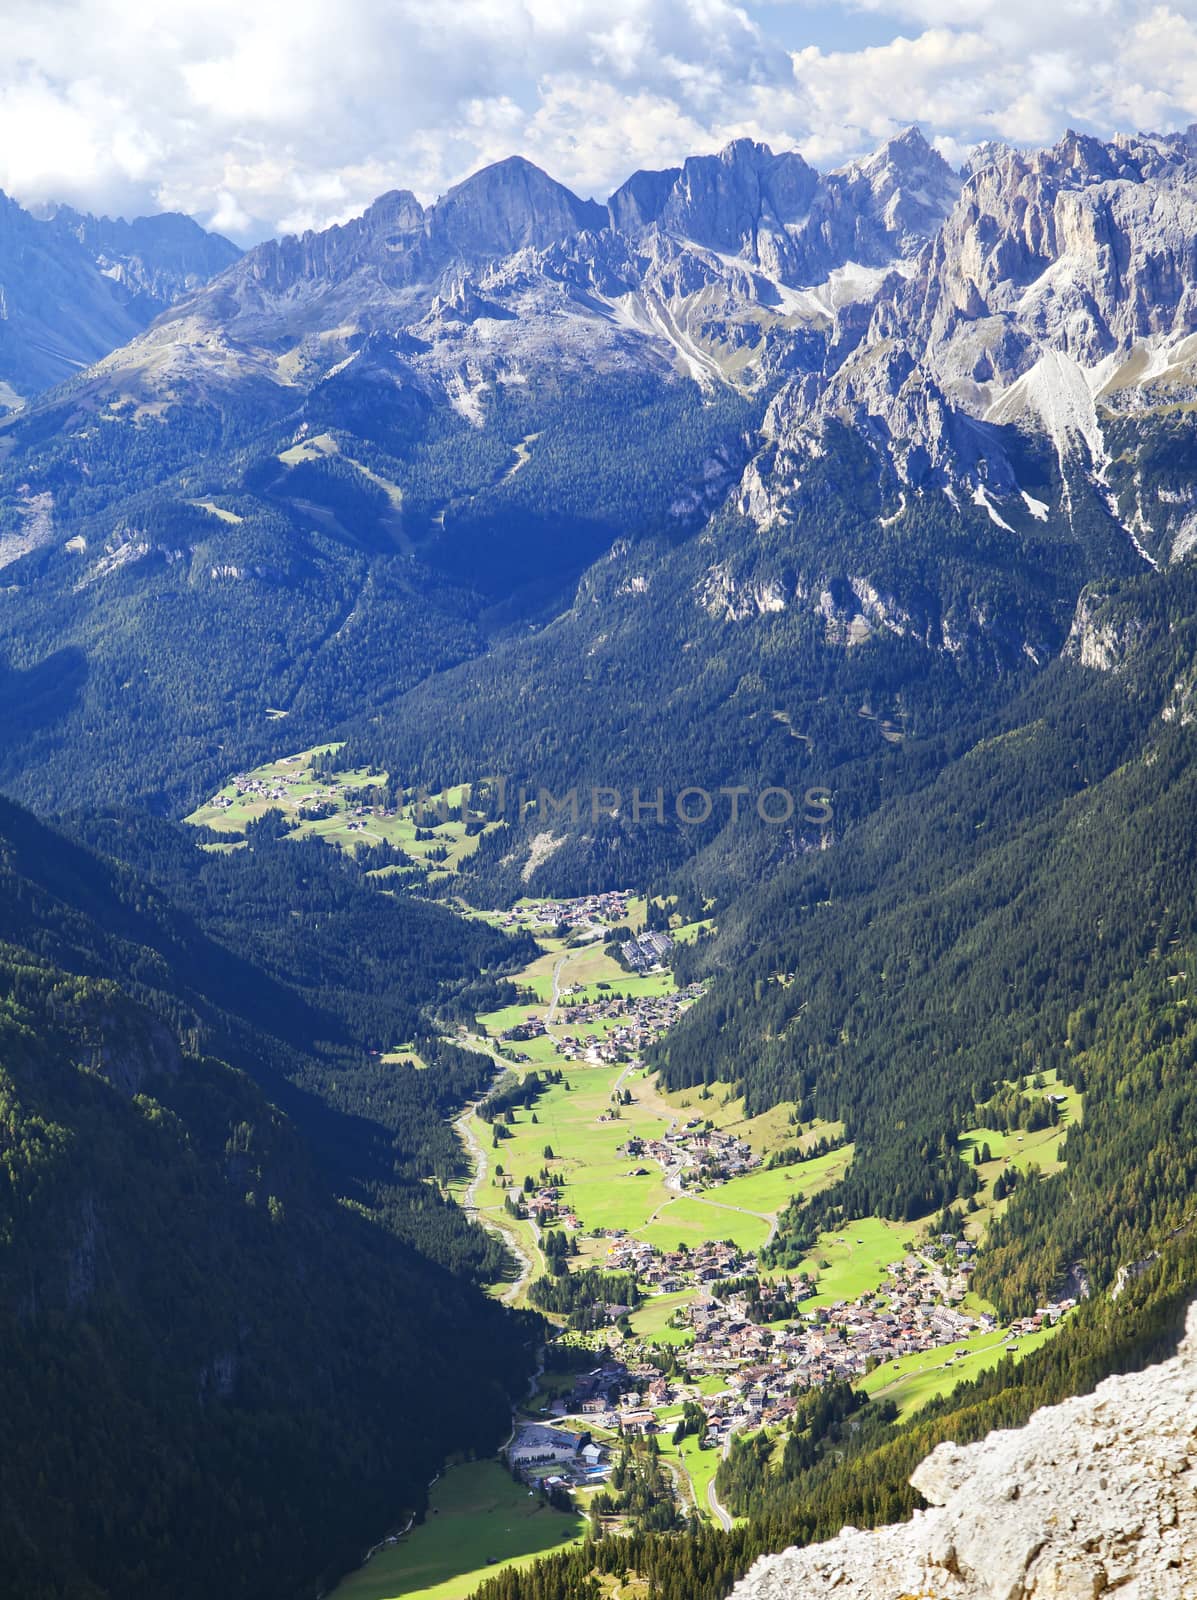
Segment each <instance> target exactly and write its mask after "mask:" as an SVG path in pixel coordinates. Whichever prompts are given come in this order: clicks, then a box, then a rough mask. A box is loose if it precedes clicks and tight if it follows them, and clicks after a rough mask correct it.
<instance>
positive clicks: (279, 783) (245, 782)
mask: <svg viewBox="0 0 1197 1600" xmlns="http://www.w3.org/2000/svg"><path fill="white" fill-rule="evenodd" d="M309 781H310V780H309V777H308V774H307V772H306V771H305V772H302V773H300V772H297V773H296V774H295V776H294V777H293V778H292V777H287V776H284V777H281V778H272V779H271V780H270V782H267V781H266V779H265V778H260V777H258V776H257V775H256V774H255V773H252V772H238V773H237V774H236V775H235V776H234V778H233V781H232V787H233V788H234V789H235V790H236V800H270V801H287V800H292V799H294V796H293V794H292V790H293V789H295V788H297V787H298V786H299V785H300V784H304V785H307V784H308V783H309ZM337 798H338V795H337V789H336V783H335V780H331V782H330V787H329V788H328V789H326V790H317V791H316V793H315V794H313V795H311V796H305V799H312V800H320V799H328V800H335V799H337ZM235 803H236V802H235V799H234V797H233V796H232V795H228V794H218V795H217V796H216V798H215V799H214V800H213V802H212V804H213V805H214V806H218V807H219V808H220V810H221V811H228V810H229V809H230V807H231V806H233V805H234V804H235Z"/></svg>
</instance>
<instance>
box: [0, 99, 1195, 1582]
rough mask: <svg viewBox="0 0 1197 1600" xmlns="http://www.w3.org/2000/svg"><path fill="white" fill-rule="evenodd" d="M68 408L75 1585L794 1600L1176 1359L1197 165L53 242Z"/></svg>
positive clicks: (16, 1080)
mask: <svg viewBox="0 0 1197 1600" xmlns="http://www.w3.org/2000/svg"><path fill="white" fill-rule="evenodd" d="M0 405H2V407H3V417H2V420H0V788H2V789H3V791H4V793H5V794H6V795H7V797H8V798H7V799H5V800H3V801H0V884H2V885H3V891H4V892H3V896H2V897H0V1041H2V1043H3V1047H2V1049H0V1158H2V1159H0V1330H2V1338H0V1364H2V1369H3V1374H4V1379H5V1394H6V1396H7V1397H8V1399H7V1401H6V1418H7V1422H8V1427H7V1430H6V1438H5V1448H4V1450H3V1451H2V1452H0V1491H2V1492H0V1551H2V1553H3V1554H2V1559H0V1591H2V1592H3V1594H4V1595H6V1596H7V1595H9V1594H11V1595H13V1596H18V1595H19V1596H21V1597H22V1600H152V1597H153V1600H156V1597H159V1596H161V1595H164V1594H172V1595H176V1596H178V1597H179V1600H216V1597H217V1596H219V1597H220V1600H307V1597H313V1600H314V1597H316V1596H317V1595H321V1594H324V1593H328V1592H332V1591H333V1590H334V1588H335V1592H336V1594H337V1595H338V1597H339V1600H393V1597H400V1596H403V1597H408V1600H466V1597H468V1596H471V1595H473V1594H475V1593H476V1594H477V1595H478V1597H479V1600H645V1597H647V1596H649V1595H651V1596H654V1597H661V1600H720V1597H722V1596H724V1595H727V1594H728V1593H730V1591H731V1589H732V1588H733V1586H734V1585H735V1584H736V1583H737V1581H738V1580H739V1579H741V1578H742V1577H743V1576H744V1575H745V1573H746V1572H747V1571H748V1570H749V1568H750V1567H751V1566H752V1565H753V1563H754V1562H755V1561H756V1560H757V1558H758V1557H760V1556H763V1555H767V1554H771V1553H774V1552H778V1551H781V1550H783V1549H785V1548H786V1547H787V1546H792V1545H805V1544H810V1543H812V1542H815V1541H818V1540H823V1539H827V1538H832V1537H834V1536H835V1535H836V1534H838V1533H839V1531H840V1529H841V1528H843V1527H845V1526H852V1527H856V1528H864V1527H875V1526H878V1525H880V1524H883V1523H885V1522H890V1521H896V1520H900V1519H902V1518H905V1517H906V1516H908V1515H909V1514H910V1513H911V1512H912V1511H914V1510H915V1509H916V1508H917V1507H918V1506H920V1505H921V1503H922V1502H921V1500H920V1498H919V1494H918V1492H917V1489H916V1488H914V1487H912V1486H911V1483H910V1481H909V1480H910V1476H911V1473H912V1472H913V1471H914V1469H915V1467H916V1466H917V1464H918V1463H919V1462H920V1461H921V1460H922V1458H923V1457H924V1456H925V1455H926V1454H927V1453H928V1452H929V1451H930V1450H931V1449H932V1448H933V1447H935V1446H936V1445H939V1444H941V1443H943V1442H944V1441H949V1440H950V1441H953V1442H954V1443H955V1444H957V1445H964V1444H968V1443H970V1442H972V1441H977V1440H980V1439H982V1438H983V1437H984V1436H985V1435H986V1434H987V1433H988V1432H989V1431H990V1430H992V1429H994V1428H997V1427H1012V1426H1021V1425H1022V1424H1023V1423H1025V1422H1026V1421H1027V1419H1028V1418H1029V1417H1030V1416H1031V1414H1032V1413H1033V1412H1034V1411H1035V1410H1036V1409H1037V1408H1041V1407H1044V1406H1049V1405H1052V1406H1054V1405H1057V1404H1059V1403H1061V1402H1064V1401H1067V1400H1068V1399H1069V1398H1070V1397H1072V1396H1075V1395H1078V1394H1086V1393H1088V1392H1090V1391H1091V1390H1093V1389H1094V1388H1095V1386H1096V1385H1097V1384H1099V1383H1101V1382H1102V1380H1104V1379H1106V1378H1108V1377H1109V1376H1110V1375H1111V1374H1113V1373H1120V1372H1128V1371H1135V1370H1138V1369H1140V1368H1143V1367H1145V1366H1146V1365H1148V1364H1149V1363H1150V1362H1154V1361H1158V1360H1161V1359H1166V1358H1168V1357H1170V1356H1171V1355H1172V1354H1173V1352H1174V1351H1175V1349H1176V1347H1177V1344H1178V1341H1179V1340H1180V1338H1181V1336H1182V1332H1183V1327H1184V1319H1185V1314H1186V1308H1187V1306H1188V1302H1189V1300H1190V1299H1191V1298H1192V1296H1193V1293H1194V1289H1195V1288H1197V1235H1195V1234H1194V1232H1193V1223H1194V1220H1195V1212H1194V1193H1195V1186H1197V1088H1195V1087H1194V1066H1195V1063H1197V1022H1195V1021H1194V996H1195V994H1197V851H1195V850H1194V848H1193V817H1194V815H1195V808H1197V753H1195V747H1194V739H1195V737H1197V733H1195V731H1194V724H1195V722H1197V567H1195V566H1194V559H1193V558H1194V552H1195V551H1197V131H1195V130H1190V131H1189V132H1188V133H1186V134H1169V135H1156V134H1136V135H1128V136H1125V137H1119V138H1117V139H1114V140H1113V141H1112V142H1110V143H1103V142H1100V141H1099V140H1097V139H1095V138H1092V137H1089V136H1087V135H1082V134H1076V133H1071V132H1070V133H1067V134H1066V135H1065V136H1064V137H1063V138H1062V139H1061V140H1060V142H1059V143H1058V144H1056V145H1055V146H1054V147H1052V148H1048V149H1042V150H1025V149H1016V148H1012V147H1006V146H997V145H993V146H985V147H982V148H980V149H978V150H976V151H975V152H974V154H973V156H972V157H971V159H970V161H969V163H968V165H967V166H966V167H965V168H964V169H963V170H961V171H956V170H953V169H952V168H951V167H950V166H949V165H948V164H947V163H946V162H945V161H944V159H943V158H942V157H941V156H940V155H939V154H938V153H937V152H936V150H935V149H933V148H932V147H931V145H929V144H928V143H927V142H926V140H925V139H924V137H923V135H922V134H921V133H920V131H919V130H918V129H917V128H915V127H912V128H909V129H907V130H906V131H905V132H903V133H900V134H898V135H897V136H895V137H894V138H892V139H890V140H889V141H888V142H886V143H885V144H883V145H882V146H881V147H880V148H878V149H877V150H876V151H874V153H873V154H872V155H870V156H869V157H867V158H866V159H862V160H859V161H856V162H853V163H851V164H849V165H847V166H844V167H842V168H840V169H838V170H836V171H832V172H827V173H822V172H819V171H816V170H815V169H814V168H813V167H811V166H810V165H809V164H808V163H807V162H806V161H805V160H804V159H803V158H802V156H800V155H799V154H797V153H793V152H781V153H775V152H774V151H772V150H770V149H768V148H767V147H765V146H764V145H761V144H757V143H753V142H751V141H748V140H738V141H736V142H735V143H733V144H730V145H728V146H727V148H725V149H724V150H722V151H720V152H719V153H718V154H715V155H698V156H692V157H690V158H689V159H687V160H686V161H684V163H683V164H682V165H681V166H680V167H676V168H670V169H668V170H664V171H642V172H637V173H635V174H634V175H633V176H632V177H630V178H629V179H628V180H627V182H626V183H624V184H623V185H622V187H620V188H619V189H617V190H616V191H615V193H614V194H612V195H611V196H610V197H609V199H608V200H607V201H606V203H605V204H599V203H597V202H596V201H594V200H590V199H581V198H579V197H578V196H577V195H575V194H573V193H571V192H570V191H569V190H568V189H566V188H564V187H562V186H561V185H560V184H558V183H557V182H555V181H554V180H553V179H552V178H551V177H549V176H548V175H547V174H545V173H544V172H542V171H541V170H539V169H538V168H537V167H535V166H533V165H531V164H530V163H529V162H527V161H525V160H522V159H520V158H512V159H510V160H506V161H503V162H500V163H499V164H497V165H494V166H490V167H487V168H485V169H483V170H482V171H480V172H477V173H475V174H474V175H473V176H472V177H470V178H468V179H467V180H466V181H465V182H463V183H461V184H459V185H458V186H457V187H455V188H453V189H450V190H449V192H448V193H447V194H445V195H444V196H443V197H441V198H440V199H439V200H437V201H436V203H435V204H432V205H428V206H425V205H423V204H421V203H420V202H419V201H418V200H417V198H416V197H415V195H414V194H413V193H411V192H409V191H406V190H398V191H394V192H391V193H388V194H384V195H382V196H381V197H380V198H378V199H377V200H376V201H375V202H374V203H373V204H372V205H371V206H370V207H369V208H368V209H367V210H366V211H365V212H364V213H363V214H362V215H361V216H359V217H356V218H354V219H353V220H351V221H348V222H346V223H344V224H342V225H340V226H334V227H331V228H329V229H327V230H326V231H324V232H319V233H305V234H304V235H303V236H302V237H285V238H282V239H277V240H270V241H268V242H266V243H263V244H260V245H257V246H255V247H253V248H251V249H250V250H248V251H246V252H245V253H241V252H239V251H238V250H237V248H236V247H235V246H233V245H231V244H229V243H228V241H226V240H224V239H221V238H220V237H218V236H217V235H214V234H207V233H205V232H204V231H203V230H202V229H200V228H199V227H198V225H197V224H195V223H193V222H191V221H190V220H189V219H187V218H183V217H180V216H173V215H169V216H160V217H153V218H148V219H146V218H143V219H140V220H138V221H136V222H133V223H125V222H113V221H111V220H110V219H103V218H95V217H91V216H84V215H81V214H79V213H76V212H73V211H71V210H69V209H66V208H58V209H56V210H52V211H50V212H48V213H46V214H45V215H39V216H34V215H32V214H30V213H29V212H26V211H24V210H22V209H21V208H20V207H19V206H18V205H16V204H15V202H11V201H8V200H5V199H4V198H3V197H0ZM1168 1370H1169V1371H1171V1370H1172V1369H1171V1368H1170V1369H1168ZM1139 1387H1140V1388H1141V1387H1142V1384H1140V1385H1139ZM1123 1391H1125V1392H1127V1393H1135V1392H1138V1389H1137V1388H1136V1386H1135V1385H1134V1384H1133V1383H1128V1384H1127V1385H1124V1386H1122V1389H1119V1388H1118V1387H1117V1386H1115V1387H1114V1388H1113V1389H1110V1390H1109V1391H1108V1392H1109V1393H1117V1392H1123ZM1106 1392H1107V1391H1106V1390H1103V1393H1106ZM1071 1414H1072V1413H1071V1412H1068V1411H1064V1412H1062V1413H1060V1415H1063V1416H1068V1415H1071ZM1086 1414H1087V1413H1086ZM1190 1443H1192V1441H1190ZM500 1452H502V1454H501V1455H500ZM939 1459H947V1457H946V1456H945V1457H941V1458H939ZM953 1459H954V1458H953ZM970 1459H971V1458H970ZM500 1461H501V1463H502V1464H501V1465H500V1464H499V1463H500ZM916 1481H917V1482H919V1483H924V1484H925V1483H926V1482H929V1481H930V1480H929V1479H928V1478H927V1475H926V1471H925V1470H924V1471H923V1472H922V1473H921V1474H916ZM1102 1487H1103V1490H1104V1487H1105V1485H1104V1481H1103V1485H1102ZM953 1492H955V1491H954V1490H953ZM953 1504H954V1502H953ZM953 1515H955V1513H954V1512H953ZM1019 1515H1020V1516H1021V1515H1022V1513H1021V1512H1020V1513H1019ZM866 1548H871V1546H868V1545H865V1544H863V1543H862V1544H859V1545H857V1544H853V1549H854V1550H855V1549H860V1550H864V1549H866ZM886 1548H889V1546H888V1545H887V1546H886ZM893 1548H895V1549H897V1548H898V1546H897V1545H895V1546H894V1547H893ZM367 1555H370V1557H371V1559H369V1560H368V1561H367V1562H366V1563H365V1564H364V1565H363V1564H362V1563H363V1558H364V1557H366V1556H367ZM928 1559H930V1557H929V1558H928ZM936 1559H938V1558H936ZM800 1565H801V1564H800ZM816 1566H817V1563H816ZM355 1569H356V1570H355ZM761 1570H762V1571H765V1572H772V1571H774V1570H775V1569H773V1568H765V1569H761ZM785 1570H787V1568H786V1567H785V1566H784V1565H783V1566H782V1567H778V1568H777V1569H776V1571H778V1572H784V1571H785ZM794 1570H798V1568H797V1567H795V1569H794ZM803 1570H807V1569H806V1568H805V1567H803ZM809 1570H812V1571H813V1570H815V1566H812V1567H811V1568H810V1569H809ZM819 1570H822V1568H819ZM945 1570H946V1569H945ZM951 1570H952V1571H953V1572H954V1574H955V1577H956V1578H959V1580H960V1582H961V1584H963V1585H965V1586H966V1588H967V1583H968V1582H970V1581H971V1579H972V1576H973V1575H972V1574H970V1573H969V1572H961V1571H959V1570H957V1569H955V1568H953V1569H951ZM1088 1570H1089V1569H1088V1568H1086V1571H1088ZM1096 1570H1097V1569H1096V1568H1095V1569H1094V1571H1095V1572H1096ZM1101 1572H1102V1573H1106V1569H1105V1568H1104V1567H1103V1568H1102V1569H1101ZM346 1574H349V1575H348V1576H346ZM1024 1577H1025V1582H1024V1581H1023V1579H1022V1578H1020V1579H1019V1585H1020V1586H1017V1587H1011V1588H1010V1589H1009V1600H1022V1597H1031V1596H1042V1595H1043V1594H1044V1593H1046V1592H1048V1591H1047V1590H1045V1589H1043V1588H1035V1579H1034V1574H1033V1572H1030V1573H1029V1575H1027V1574H1025V1573H1024ZM1107 1579H1108V1581H1107ZM762 1581H763V1580H762ZM770 1581H771V1582H772V1581H773V1580H772V1579H770ZM778 1581H780V1579H779V1580H778ZM854 1581H856V1580H855V1578H854ZM861 1581H867V1580H861ZM1118 1581H1121V1580H1118ZM1093 1584H1094V1585H1097V1586H1096V1587H1093V1586H1091V1587H1090V1589H1087V1590H1086V1591H1085V1593H1086V1595H1090V1594H1092V1595H1096V1594H1100V1593H1103V1592H1105V1588H1113V1587H1115V1586H1116V1582H1115V1579H1114V1578H1113V1577H1110V1575H1109V1574H1106V1576H1104V1577H1101V1580H1100V1583H1099V1582H1098V1578H1097V1577H1095V1578H1094V1579H1093ZM337 1585H340V1587H335V1586H337ZM1103 1585H1104V1587H1103ZM770 1592H772V1590H770ZM805 1592H806V1591H805V1590H804V1591H803V1593H805ZM811 1592H812V1593H813V1592H814V1591H813V1590H812V1591H811ZM854 1592H855V1591H854ZM861 1592H866V1591H865V1590H863V1589H862V1591H861ZM953 1592H955V1591H953ZM961 1592H965V1589H962V1591H961ZM967 1592H970V1593H971V1592H973V1591H972V1590H971V1589H968V1590H967ZM977 1592H980V1591H979V1590H978V1591H977ZM1005 1592H1006V1591H1003V1593H1005ZM1052 1592H1056V1591H1052ZM1059 1592H1060V1593H1063V1592H1064V1591H1062V1590H1061V1591H1059ZM1068 1592H1069V1593H1071V1592H1072V1591H1068ZM1144 1592H1147V1591H1146V1590H1145V1591H1144Z"/></svg>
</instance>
